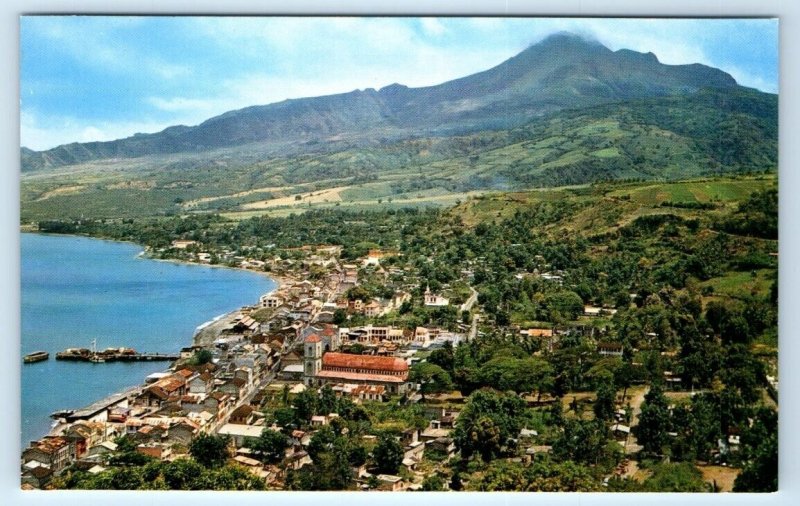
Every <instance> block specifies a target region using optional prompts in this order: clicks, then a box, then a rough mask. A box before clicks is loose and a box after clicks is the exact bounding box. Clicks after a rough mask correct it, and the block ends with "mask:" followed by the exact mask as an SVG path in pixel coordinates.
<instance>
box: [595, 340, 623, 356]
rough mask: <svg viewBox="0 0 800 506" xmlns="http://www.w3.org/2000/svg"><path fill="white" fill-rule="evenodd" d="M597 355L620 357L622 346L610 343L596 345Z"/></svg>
mask: <svg viewBox="0 0 800 506" xmlns="http://www.w3.org/2000/svg"><path fill="white" fill-rule="evenodd" d="M597 353H599V354H600V355H602V356H604V357H622V344H620V343H610V342H600V343H597Z"/></svg>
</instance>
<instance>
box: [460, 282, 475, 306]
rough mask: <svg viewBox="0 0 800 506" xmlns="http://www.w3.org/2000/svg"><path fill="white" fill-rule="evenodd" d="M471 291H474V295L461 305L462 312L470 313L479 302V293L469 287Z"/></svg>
mask: <svg viewBox="0 0 800 506" xmlns="http://www.w3.org/2000/svg"><path fill="white" fill-rule="evenodd" d="M469 289H470V290H472V295H470V296H469V299H467V301H466V302H464V303H463V304H461V311H470V310H471V309H472V306H474V305H475V303H476V302H478V291H477V290H475V289H474V288H472V287H469Z"/></svg>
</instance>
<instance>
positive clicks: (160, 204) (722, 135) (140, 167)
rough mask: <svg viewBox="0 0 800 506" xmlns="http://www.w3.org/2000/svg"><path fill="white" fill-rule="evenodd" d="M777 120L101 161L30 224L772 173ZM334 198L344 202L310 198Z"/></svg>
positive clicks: (551, 129)
mask: <svg viewBox="0 0 800 506" xmlns="http://www.w3.org/2000/svg"><path fill="white" fill-rule="evenodd" d="M776 115H777V99H776V97H775V96H774V95H766V94H763V93H759V92H755V91H747V90H737V91H735V92H732V91H719V90H717V91H712V90H707V91H704V92H700V93H697V94H695V95H692V96H691V97H686V96H680V97H665V98H656V99H647V100H641V101H634V102H628V103H624V104H614V105H603V106H598V107H593V108H588V109H578V110H574V111H561V112H559V113H553V114H551V115H548V116H545V117H542V118H537V119H535V120H533V121H531V122H529V123H528V124H526V125H524V126H521V127H517V128H514V129H510V130H502V131H484V132H479V133H474V134H469V135H456V136H449V137H440V136H439V137H425V138H418V139H412V140H402V141H396V142H389V141H387V142H384V143H375V144H371V145H367V146H347V145H339V146H336V147H331V146H327V147H326V148H325V149H321V150H320V151H318V152H301V151H292V150H289V151H288V154H284V155H279V154H276V153H272V152H269V153H268V152H258V151H257V150H256V151H253V152H249V151H244V152H238V151H226V150H222V151H219V152H217V153H216V154H215V155H214V157H213V160H211V161H209V160H208V159H206V158H204V157H197V156H188V155H186V156H179V155H170V156H165V157H150V158H146V159H140V160H128V161H124V162H114V163H107V162H94V163H92V164H84V165H79V166H74V167H72V168H69V169H63V170H61V171H59V172H56V173H43V172H39V173H32V174H24V175H23V178H22V184H21V197H22V198H21V200H22V221H23V222H29V221H35V220H39V219H46V218H51V217H56V216H58V217H64V216H66V217H80V216H84V217H93V218H94V217H98V218H115V217H133V216H157V215H170V214H184V213H197V212H225V213H227V214H228V215H231V216H233V215H236V214H241V215H242V216H252V215H254V214H258V213H259V212H262V213H269V214H276V213H277V214H286V213H287V212H292V211H295V212H296V211H305V210H308V209H309V208H325V207H334V206H358V207H360V208H363V207H365V206H366V207H384V206H386V205H389V204H391V203H393V202H394V203H403V205H413V206H425V205H435V206H437V205H442V202H445V203H447V204H452V203H453V202H455V201H456V200H459V199H460V200H463V199H464V198H465V197H466V195H468V194H473V193H474V192H491V191H508V190H522V189H528V188H537V187H538V188H543V187H559V186H567V185H581V184H587V183H591V182H599V181H609V180H632V181H633V180H635V181H646V180H658V181H664V180H676V179H686V178H693V177H700V176H718V175H724V174H731V173H734V174H735V173H762V172H774V171H775V170H776V168H777V129H776V127H775V124H774V118H775V117H776ZM332 188H335V189H337V190H336V192H337V195H336V196H335V198H333V199H328V200H327V201H325V199H310V200H309V199H308V198H306V197H308V196H309V194H310V193H314V192H316V191H320V190H323V189H332ZM718 191H719V192H721V193H720V194H717V193H714V192H711V193H704V192H702V191H701V192H699V193H696V194H692V195H693V198H694V199H696V200H697V202H707V201H713V200H718V199H723V198H725V195H726V193H725V192H727V191H728V190H725V189H719V190H718ZM287 197H290V199H289V201H288V202H287V201H286V200H285V199H286V198H287ZM654 198H660V197H654ZM670 198H672V197H670ZM678 198H686V196H684V197H680V196H679V197H678ZM281 199H284V200H281ZM662 200H663V199H662ZM379 201H380V202H379Z"/></svg>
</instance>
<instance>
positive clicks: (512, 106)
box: [21, 33, 738, 171]
mask: <svg viewBox="0 0 800 506" xmlns="http://www.w3.org/2000/svg"><path fill="white" fill-rule="evenodd" d="M703 88H718V89H729V90H733V89H737V88H738V86H737V84H736V82H735V80H734V79H733V78H732V77H731V76H730V75H728V74H726V73H725V72H722V71H720V70H718V69H714V68H710V67H707V66H704V65H698V64H694V65H664V64H661V63H660V62H659V61H658V59H657V58H656V57H655V55H653V54H652V53H647V54H643V53H637V52H635V51H630V50H625V49H623V50H619V51H611V50H610V49H608V48H606V47H605V46H603V45H602V44H600V43H598V42H596V41H589V40H586V39H583V38H581V37H578V36H575V35H570V34H564V33H562V34H556V35H553V36H550V37H548V38H547V39H545V40H544V41H542V42H540V43H538V44H536V45H533V46H531V47H530V48H528V49H526V50H525V51H523V52H522V53H520V54H518V55H516V56H514V57H512V58H510V59H509V60H507V61H505V62H503V63H501V64H500V65H497V66H496V67H494V68H491V69H489V70H486V71H484V72H480V73H477V74H474V75H471V76H467V77H464V78H461V79H456V80H454V81H450V82H446V83H443V84H440V85H437V86H431V87H424V88H408V87H405V86H402V85H391V86H387V87H385V88H383V89H381V90H380V91H376V90H374V89H367V90H364V91H359V90H356V91H353V92H350V93H344V94H338V95H330V96H324V97H315V98H303V99H296V100H286V101H284V102H280V103H276V104H270V105H263V106H253V107H248V108H245V109H240V110H237V111H231V112H228V113H225V114H222V115H220V116H217V117H214V118H211V119H209V120H207V121H205V122H203V123H201V124H200V125H197V126H194V127H187V126H173V127H169V128H167V129H165V130H164V131H162V132H159V133H155V134H137V135H134V136H133V137H129V138H126V139H120V140H115V141H110V142H89V143H73V144H67V145H62V146H58V147H56V148H53V149H50V150H47V151H41V152H35V151H32V150H29V149H25V148H23V149H22V150H21V158H22V169H23V171H31V170H40V169H47V168H53V167H60V166H65V165H71V164H76V163H82V162H88V161H93V160H103V159H120V158H122V159H125V158H135V157H141V156H147V155H159V154H172V153H199V152H205V151H209V150H215V149H219V148H230V147H236V146H243V145H248V144H253V143H262V144H270V143H280V142H291V143H301V144H302V143H319V142H327V141H330V140H338V139H342V138H345V139H351V140H353V141H354V142H366V141H368V140H373V141H374V140H375V139H377V138H385V139H390V140H399V139H405V138H409V137H412V136H419V135H420V134H422V135H425V134H426V133H427V134H428V135H433V134H444V133H462V134H463V133H469V132H475V131H480V130H486V129H497V128H509V127H514V126H518V125H521V124H524V123H526V122H529V121H530V120H531V119H532V118H535V117H538V116H541V115H544V114H547V113H552V112H554V111H559V110H563V109H567V108H579V107H586V106H593V105H598V104H603V103H610V102H620V101H626V100H631V99H642V98H652V97H659V96H670V95H676V94H677V95H684V94H691V93H695V92H697V91H698V90H700V89H703Z"/></svg>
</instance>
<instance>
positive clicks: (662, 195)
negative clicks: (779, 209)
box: [609, 176, 777, 206]
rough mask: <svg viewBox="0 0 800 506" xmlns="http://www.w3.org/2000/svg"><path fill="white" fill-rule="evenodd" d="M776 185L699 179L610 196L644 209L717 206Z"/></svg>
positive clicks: (769, 179) (766, 180)
mask: <svg viewBox="0 0 800 506" xmlns="http://www.w3.org/2000/svg"><path fill="white" fill-rule="evenodd" d="M776 186H777V178H776V177H774V176H764V177H751V178H737V179H729V178H724V179H720V180H708V179H701V180H697V181H685V182H676V183H659V184H647V185H644V186H641V185H639V186H638V187H634V188H632V189H631V190H628V189H626V188H620V189H619V190H616V191H613V192H611V193H610V194H609V195H610V196H616V197H622V196H629V197H630V199H631V200H632V201H633V202H636V203H638V204H641V205H645V206H657V205H661V203H663V202H674V203H678V204H686V203H720V204H725V203H726V202H731V201H739V200H743V199H744V198H746V197H747V196H748V195H750V194H751V193H753V192H754V191H758V190H763V189H765V188H774V187H776Z"/></svg>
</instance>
